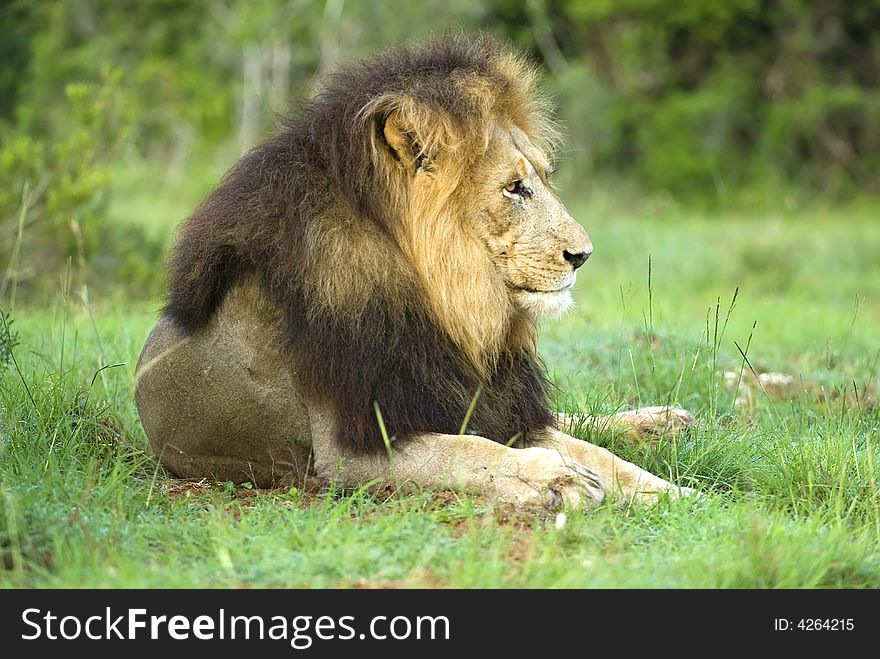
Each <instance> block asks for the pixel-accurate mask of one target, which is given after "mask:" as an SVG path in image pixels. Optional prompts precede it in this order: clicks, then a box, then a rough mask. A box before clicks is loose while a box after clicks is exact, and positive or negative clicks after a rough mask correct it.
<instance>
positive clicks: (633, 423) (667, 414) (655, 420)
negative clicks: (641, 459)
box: [616, 405, 694, 438]
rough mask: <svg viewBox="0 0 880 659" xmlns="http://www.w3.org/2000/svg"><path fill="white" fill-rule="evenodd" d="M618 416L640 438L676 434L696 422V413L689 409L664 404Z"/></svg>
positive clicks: (621, 413)
mask: <svg viewBox="0 0 880 659" xmlns="http://www.w3.org/2000/svg"><path fill="white" fill-rule="evenodd" d="M616 418H617V419H619V420H620V421H622V422H624V423H626V424H627V425H628V426H629V429H630V430H631V431H632V432H633V434H635V435H636V436H637V437H639V438H644V437H651V436H656V435H676V434H677V433H679V432H681V431H682V430H684V429H685V428H687V427H688V426H690V425H691V424H692V423H693V422H694V415H693V414H691V413H690V412H688V411H687V410H680V409H676V408H673V407H665V406H662V405H658V406H655V407H642V408H640V409H637V410H631V411H629V412H620V413H619V414H617V415H616Z"/></svg>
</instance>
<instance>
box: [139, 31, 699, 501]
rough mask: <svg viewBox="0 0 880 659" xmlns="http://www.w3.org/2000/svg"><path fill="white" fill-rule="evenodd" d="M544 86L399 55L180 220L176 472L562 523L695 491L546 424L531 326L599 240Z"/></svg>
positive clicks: (170, 401)
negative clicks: (575, 200) (455, 493)
mask: <svg viewBox="0 0 880 659" xmlns="http://www.w3.org/2000/svg"><path fill="white" fill-rule="evenodd" d="M535 83H536V73H535V71H534V70H533V68H532V67H531V66H530V65H528V64H527V63H526V62H524V60H523V59H522V58H520V57H518V56H516V55H514V54H512V53H510V52H508V51H506V50H505V49H504V48H502V47H501V46H499V45H497V44H496V43H494V42H492V41H490V40H488V39H465V38H460V37H459V38H456V37H445V38H442V39H440V40H437V41H435V42H433V43H431V44H429V45H428V46H426V47H421V48H420V47H414V48H412V49H405V48H404V49H396V50H391V51H388V52H386V53H384V54H382V55H380V56H379V57H377V58H376V59H374V60H372V61H369V62H365V63H361V64H358V65H356V66H354V67H353V68H350V69H347V70H344V71H342V72H341V73H338V74H336V75H335V76H334V77H333V78H332V79H331V80H330V82H329V84H328V85H327V87H326V89H325V90H324V91H323V92H322V93H321V94H319V95H318V96H317V97H316V98H315V99H314V100H312V101H311V102H309V103H308V104H307V105H306V106H305V108H304V109H302V110H301V111H300V113H299V114H298V115H297V116H296V117H295V118H294V119H293V120H292V121H291V122H290V123H289V124H288V125H287V127H286V129H285V130H284V131H283V132H281V134H279V135H278V136H277V137H274V138H272V139H270V140H269V141H268V142H266V143H265V144H262V145H260V146H258V147H256V148H254V149H253V150H251V151H250V152H249V153H248V154H247V155H245V156H244V157H243V158H242V159H241V161H240V162H239V163H238V164H237V165H236V166H235V167H234V168H233V169H232V170H231V171H230V172H229V173H228V174H227V175H226V177H225V178H224V180H223V182H222V183H221V184H220V185H219V187H218V188H217V189H216V190H214V192H213V193H211V194H210V195H209V197H208V198H207V199H206V200H205V201H204V203H203V204H202V205H201V206H200V207H199V208H198V210H196V212H195V213H194V214H193V215H192V216H191V217H190V218H189V219H188V220H187V221H186V222H185V223H184V224H183V226H182V228H181V230H180V235H179V239H178V242H177V245H176V248H175V250H174V252H173V254H172V257H171V266H170V270H171V272H170V277H169V286H170V299H169V302H168V305H167V306H166V308H165V310H164V313H163V315H162V318H161V320H160V321H159V323H158V324H157V325H156V327H155V329H154V330H153V332H152V333H151V334H150V336H149V338H148V339H147V343H146V346H145V347H144V350H143V353H142V355H141V358H140V361H139V364H138V372H137V388H136V398H137V406H138V412H139V413H140V417H141V420H142V422H143V425H144V428H145V429H146V432H147V435H148V436H149V438H150V440H151V442H152V444H153V448H154V449H155V451H156V452H157V454H158V456H159V459H160V460H161V462H162V463H163V464H164V465H165V466H166V467H167V468H168V469H169V471H171V472H172V473H173V474H176V475H177V476H181V477H187V478H202V477H210V478H217V479H221V480H227V479H228V480H233V481H239V482H241V481H251V482H253V483H255V484H257V485H258V486H272V485H273V484H278V483H281V482H284V481H289V480H290V479H296V478H303V477H305V476H306V475H308V474H316V475H317V476H319V477H321V478H324V479H336V480H337V481H338V482H340V483H341V484H343V485H344V486H358V485H362V484H365V483H369V482H375V481H377V480H379V481H394V482H397V483H402V482H406V483H413V484H415V485H417V486H422V487H427V488H439V489H444V488H449V489H454V490H459V491H463V492H468V493H476V494H485V495H488V496H490V497H492V498H494V499H496V500H500V501H505V502H511V503H513V504H516V505H527V504H538V505H542V506H547V507H555V506H559V505H592V504H597V503H599V502H601V501H602V500H603V498H604V497H605V495H606V493H608V492H622V493H623V494H625V495H628V496H638V497H640V498H642V499H646V500H651V499H652V498H655V497H656V495H657V493H659V492H665V491H668V492H671V493H673V494H677V493H680V492H681V491H683V490H686V488H676V487H674V486H673V485H671V484H670V483H668V482H666V481H664V480H663V479H661V478H658V477H657V476H654V475H652V474H650V473H648V472H646V471H644V470H642V469H640V468H639V467H637V466H636V465H634V464H631V463H628V462H625V461H623V460H620V459H619V458H616V457H615V456H614V455H613V454H611V453H610V452H609V451H607V450H605V449H603V448H600V447H598V446H594V445H592V444H590V443H587V442H584V441H580V440H577V439H574V438H572V437H569V436H568V435H567V434H565V433H563V432H562V431H561V430H559V429H558V428H559V427H563V426H564V425H565V423H566V420H565V419H560V418H557V416H556V415H555V414H554V413H552V412H551V411H550V409H549V408H548V400H547V379H546V376H545V374H544V371H543V369H542V367H541V364H540V363H539V361H538V359H537V357H536V353H535V343H536V328H537V321H538V318H539V316H541V315H546V314H549V315H555V314H559V313H561V312H562V311H564V310H565V309H566V308H567V307H568V306H569V305H570V304H571V294H570V290H571V287H572V285H573V284H574V281H575V271H576V270H577V269H578V268H579V267H580V266H582V265H583V264H584V262H586V260H587V259H588V258H589V256H590V253H591V252H592V250H593V247H592V244H591V242H590V238H589V236H588V235H587V232H586V231H584V229H583V228H581V226H580V225H579V224H578V223H577V222H575V221H574V220H573V219H572V217H571V216H570V215H569V214H568V212H567V211H566V209H565V207H564V206H563V204H562V202H561V201H560V199H559V197H558V196H557V195H556V193H555V192H554V191H553V188H552V186H551V185H550V183H549V181H548V176H549V175H550V170H551V167H552V165H551V161H550V141H551V138H552V131H551V122H550V120H549V119H548V113H547V110H546V108H545V105H544V104H543V103H542V102H541V101H539V100H538V99H537V97H536V94H535ZM587 421H588V422H590V423H600V424H607V423H609V422H610V423H618V424H631V425H633V426H635V427H645V426H646V425H647V426H658V425H668V424H673V425H674V424H676V423H679V424H681V423H684V424H687V423H688V422H689V416H688V415H687V413H686V412H682V411H680V410H669V409H666V408H650V409H648V410H642V411H637V412H636V413H630V414H629V415H628V416H626V415H624V416H618V417H613V418H601V419H588V420H587ZM465 423H466V424H467V425H466V426H465V425H464V424H465Z"/></svg>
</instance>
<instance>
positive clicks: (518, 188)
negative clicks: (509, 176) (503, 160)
mask: <svg viewBox="0 0 880 659" xmlns="http://www.w3.org/2000/svg"><path fill="white" fill-rule="evenodd" d="M504 194H505V195H507V196H508V197H510V196H512V195H519V196H520V197H525V198H528V197H531V196H532V190H531V188H527V187H526V186H525V185H524V184H523V182H522V181H513V182H512V183H508V184H507V185H505V186H504Z"/></svg>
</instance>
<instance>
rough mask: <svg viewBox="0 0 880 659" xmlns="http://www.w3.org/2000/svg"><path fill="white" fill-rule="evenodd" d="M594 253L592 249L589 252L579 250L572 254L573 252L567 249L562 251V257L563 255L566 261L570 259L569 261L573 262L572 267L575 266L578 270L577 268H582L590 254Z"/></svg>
mask: <svg viewBox="0 0 880 659" xmlns="http://www.w3.org/2000/svg"><path fill="white" fill-rule="evenodd" d="M592 253H593V251H592V250H590V251H589V252H577V253H576V254H572V253H571V252H569V251H568V250H565V251H564V252H562V257H563V258H564V259H565V260H566V261H568V262H569V263H571V267H572V268H574V269H575V270H577V269H578V268H580V267H581V266H582V265H583V264H584V263H586V262H587V259H588V258H590V254H592Z"/></svg>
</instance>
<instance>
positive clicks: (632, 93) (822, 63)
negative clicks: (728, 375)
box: [0, 0, 880, 300]
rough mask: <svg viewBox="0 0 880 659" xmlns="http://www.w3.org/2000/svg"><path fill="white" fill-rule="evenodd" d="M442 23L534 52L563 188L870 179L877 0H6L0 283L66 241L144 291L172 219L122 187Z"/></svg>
mask: <svg viewBox="0 0 880 659" xmlns="http://www.w3.org/2000/svg"><path fill="white" fill-rule="evenodd" d="M446 30H451V31H458V30H461V31H464V32H473V31H477V30H484V31H488V32H490V33H493V34H495V35H496V36H498V37H499V38H502V39H509V40H510V41H512V42H513V43H514V44H515V45H516V46H518V47H519V48H522V49H523V50H525V51H527V52H528V53H530V54H531V55H532V56H533V57H535V58H536V59H537V60H539V61H541V62H542V63H543V64H544V65H545V67H546V69H547V71H548V76H547V87H548V90H549V91H550V92H552V93H553V94H555V96H556V98H557V101H558V105H559V116H560V119H561V120H562V122H563V125H564V129H565V132H566V133H567V135H568V138H567V140H566V142H565V149H564V151H563V153H562V154H561V156H562V158H563V160H564V161H566V162H565V163H564V166H563V168H562V170H561V173H560V174H561V176H560V182H561V184H562V185H563V186H566V184H567V186H566V187H568V189H569V190H576V191H577V192H583V191H584V190H587V189H589V188H590V186H592V187H593V188H594V189H595V188H596V187H597V186H603V187H607V186H611V187H614V186H620V190H621V192H620V195H619V196H620V197H632V196H643V195H644V196H650V195H660V196H664V197H666V198H670V199H673V200H674V201H675V203H676V204H679V205H680V204H698V205H701V206H709V207H716V208H717V207H725V208H729V207H734V208H739V209H746V210H749V209H755V208H759V209H763V208H766V207H767V206H768V205H769V206H774V205H777V206H778V205H780V204H783V203H785V202H786V200H788V201H790V200H791V199H795V200H797V201H798V202H799V203H809V202H812V201H816V200H821V201H822V202H823V203H840V202H848V201H850V200H851V199H852V198H853V197H856V196H858V197H876V195H877V194H878V193H880V0H860V2H837V1H836V0H813V1H811V2H807V1H805V0H615V1H612V0H522V1H514V0H482V1H474V0H445V1H440V0H426V1H424V2H419V3H413V2H403V1H389V2H381V3H366V2H357V3H356V2H352V1H351V0H349V1H348V2H346V1H345V0H320V1H317V0H286V1H284V0H223V1H218V2H209V1H208V0H180V1H178V0H155V1H153V2H139V1H137V0H48V1H44V2H31V1H28V0H9V1H7V2H5V3H3V4H2V5H0V277H2V279H0V300H2V299H4V298H8V297H10V296H14V291H15V290H17V289H21V290H22V292H23V293H33V292H35V291H39V290H40V289H44V290H50V289H52V288H53V287H54V288H57V282H58V275H59V274H61V273H63V272H64V271H65V270H66V267H67V266H66V263H67V260H68V259H70V261H71V263H72V269H71V270H72V272H71V276H72V277H73V278H74V281H73V282H72V284H73V285H74V286H79V285H80V284H87V285H91V286H93V287H94V286H104V285H107V284H108V283H109V284H114V283H115V282H119V281H124V282H127V283H129V284H133V285H135V289H137V288H140V290H142V291H145V292H149V293H152V294H154V293H156V292H157V291H159V290H160V289H161V270H162V269H161V268H159V267H157V266H158V264H159V263H160V262H161V254H162V250H163V249H164V248H165V244H166V242H167V237H168V235H169V233H170V230H169V229H170V227H172V226H173V225H174V223H175V222H177V221H178V220H180V219H181V218H180V217H168V218H167V219H165V220H162V222H161V226H160V227H159V229H158V230H157V229H156V227H154V226H150V225H151V224H154V217H153V215H151V214H150V211H149V209H148V208H144V209H140V208H138V209H135V208H132V204H131V203H129V204H127V205H126V204H125V203H124V202H125V199H124V197H129V198H131V199H135V198H136V199H141V198H146V199H148V200H152V203H146V204H141V206H154V207H155V209H160V208H163V209H164V207H162V205H161V203H157V201H158V198H159V197H160V196H161V195H162V194H163V192H167V190H168V189H169V186H171V185H175V186H177V188H176V189H182V188H181V186H183V187H184V188H185V187H186V185H187V182H190V183H189V189H188V191H187V193H186V194H184V195H183V196H184V197H185V198H186V200H187V203H189V202H190V201H192V202H193V203H194V201H195V200H196V199H197V198H198V196H200V195H202V194H204V193H205V192H206V188H205V185H206V184H205V183H204V181H205V179H206V178H207V179H208V180H209V181H210V180H215V177H214V172H213V169H214V168H216V166H217V163H222V165H220V166H219V169H221V170H222V169H223V168H225V167H228V166H229V164H230V163H231V162H232V161H233V160H234V158H235V156H236V154H237V153H239V152H241V151H243V150H244V149H246V148H248V147H249V146H251V145H253V144H254V143H256V142H258V141H259V140H260V139H262V138H263V137H264V136H265V135H267V134H268V133H269V132H270V131H271V130H272V129H273V127H274V125H275V123H276V118H277V115H278V114H279V113H284V112H286V111H287V110H288V109H289V108H290V107H291V106H292V105H295V104H297V103H298V102H300V101H302V100H303V99H305V98H307V97H308V96H310V95H311V94H313V93H314V91H315V89H316V86H317V84H318V80H319V79H320V77H321V75H323V74H324V73H326V72H327V71H329V70H332V69H333V68H334V67H335V66H337V65H338V64H339V63H340V62H345V61H349V60H351V59H353V58H357V57H360V56H363V55H367V54H369V53H372V52H375V51H376V50H378V49H381V48H382V47H384V46H385V45H387V44H389V43H395V42H400V41H407V40H413V39H419V38H424V37H427V36H429V35H430V34H436V33H438V32H442V31H446ZM127 172H139V174H138V175H137V176H134V175H131V176H128V180H129V183H130V181H131V180H134V179H137V180H138V188H137V190H132V185H130V184H129V185H124V184H121V183H120V181H123V183H124V182H125V180H126V173H127ZM206 172H208V173H209V174H210V175H208V174H206ZM587 183H588V185H586V184H587ZM573 184H576V187H574V186H573ZM114 204H116V205H115V206H114ZM111 208H121V209H124V211H125V212H124V213H122V214H121V216H120V213H119V212H117V213H116V214H115V215H114V212H112V211H111V210H110V209H111Z"/></svg>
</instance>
